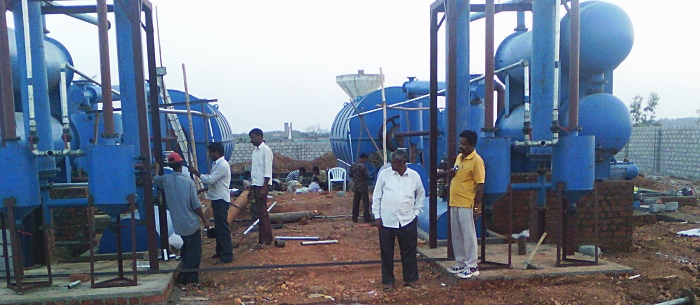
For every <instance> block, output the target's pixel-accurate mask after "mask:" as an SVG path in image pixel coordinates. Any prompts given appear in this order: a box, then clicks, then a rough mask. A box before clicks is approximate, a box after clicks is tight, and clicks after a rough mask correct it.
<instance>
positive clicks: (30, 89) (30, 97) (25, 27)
mask: <svg viewBox="0 0 700 305" xmlns="http://www.w3.org/2000/svg"><path fill="white" fill-rule="evenodd" d="M27 2H28V0H22V1H21V4H20V5H21V14H22V34H23V38H24V41H23V44H24V57H25V58H24V59H25V60H24V61H25V64H26V79H27V110H28V112H29V135H28V136H27V139H28V141H29V143H30V145H31V148H32V150H34V151H37V150H39V147H38V144H37V131H36V118H35V113H34V73H33V71H32V55H31V54H32V51H31V45H30V44H31V39H30V35H29V31H30V30H29V4H28V3H27ZM14 14H17V11H16V10H15V11H14ZM17 39H18V40H20V39H21V38H19V37H17ZM17 47H19V44H17Z"/></svg>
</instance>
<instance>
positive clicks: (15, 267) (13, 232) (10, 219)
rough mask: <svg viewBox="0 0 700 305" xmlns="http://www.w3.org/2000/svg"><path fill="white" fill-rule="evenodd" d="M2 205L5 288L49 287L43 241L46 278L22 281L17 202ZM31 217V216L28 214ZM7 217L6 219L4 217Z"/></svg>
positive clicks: (50, 280)
mask: <svg viewBox="0 0 700 305" xmlns="http://www.w3.org/2000/svg"><path fill="white" fill-rule="evenodd" d="M0 1H5V0H0ZM3 205H4V207H5V210H6V211H7V213H6V214H5V217H0V228H7V229H8V230H9V231H10V245H11V246H12V271H14V273H15V276H14V282H13V281H12V275H11V272H10V260H9V259H8V258H9V257H10V256H9V253H8V250H7V245H8V243H7V234H6V233H5V230H3V231H2V242H3V245H4V246H3V249H2V254H3V256H4V257H5V258H6V259H5V279H6V281H7V288H9V289H10V290H13V291H16V292H20V293H22V292H25V291H27V290H30V289H35V288H40V287H51V285H53V275H52V274H51V259H50V257H49V247H48V245H47V243H44V255H45V256H46V276H47V277H48V279H47V280H42V281H24V280H23V279H24V267H23V265H22V250H21V249H22V241H21V240H20V239H19V236H18V235H17V227H16V226H15V211H14V209H15V207H16V206H17V203H16V202H15V199H14V198H6V199H4V200H3ZM30 217H31V216H30ZM6 218H7V219H6Z"/></svg>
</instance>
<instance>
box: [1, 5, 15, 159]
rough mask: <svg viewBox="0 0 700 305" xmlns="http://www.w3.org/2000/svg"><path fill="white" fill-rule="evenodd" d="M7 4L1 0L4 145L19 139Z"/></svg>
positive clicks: (2, 126)
mask: <svg viewBox="0 0 700 305" xmlns="http://www.w3.org/2000/svg"><path fill="white" fill-rule="evenodd" d="M6 4H7V3H6V2H5V1H4V0H0V76H1V77H0V102H1V104H0V120H2V125H1V126H0V128H2V146H5V142H7V141H16V139H17V129H16V126H15V95H14V92H13V89H12V67H11V66H10V41H9V36H8V30H7V15H6V12H7V5H6Z"/></svg>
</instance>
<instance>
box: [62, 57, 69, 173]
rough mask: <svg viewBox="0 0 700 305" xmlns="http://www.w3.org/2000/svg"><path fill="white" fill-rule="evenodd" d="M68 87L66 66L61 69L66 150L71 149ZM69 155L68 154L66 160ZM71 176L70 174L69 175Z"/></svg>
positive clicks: (64, 143)
mask: <svg viewBox="0 0 700 305" xmlns="http://www.w3.org/2000/svg"><path fill="white" fill-rule="evenodd" d="M67 88H68V84H67V80H66V67H65V65H64V67H63V68H62V69H61V81H60V84H59V91H60V99H61V123H62V124H63V146H64V147H63V148H64V149H65V150H66V151H69V150H70V141H71V135H70V122H69V121H68V95H67V94H68V93H67V92H66V90H67ZM67 159H68V156H66V160H67ZM68 177H70V175H68Z"/></svg>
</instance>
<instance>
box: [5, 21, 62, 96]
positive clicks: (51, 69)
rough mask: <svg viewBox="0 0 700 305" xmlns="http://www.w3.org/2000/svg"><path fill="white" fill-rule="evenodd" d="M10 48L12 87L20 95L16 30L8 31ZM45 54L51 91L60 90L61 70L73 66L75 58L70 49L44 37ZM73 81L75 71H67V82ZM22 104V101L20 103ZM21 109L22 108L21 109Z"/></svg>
mask: <svg viewBox="0 0 700 305" xmlns="http://www.w3.org/2000/svg"><path fill="white" fill-rule="evenodd" d="M8 37H9V39H8V40H9V46H10V62H11V63H12V85H13V88H14V90H15V92H16V93H19V90H20V88H21V85H20V80H21V78H20V75H19V67H20V63H19V59H18V57H17V41H16V38H15V30H14V29H8ZM44 52H45V53H46V54H45V55H46V77H47V80H48V85H49V91H52V90H54V89H56V88H58V84H59V82H60V80H61V68H63V64H64V63H68V64H70V65H73V58H72V57H71V56H70V53H69V52H68V49H66V47H65V46H63V45H62V44H61V43H60V42H58V41H57V40H55V39H53V38H50V37H46V36H44ZM71 80H73V71H71V70H68V71H66V82H67V83H70V82H71ZM20 103H21V101H20ZM19 109H21V108H19Z"/></svg>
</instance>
